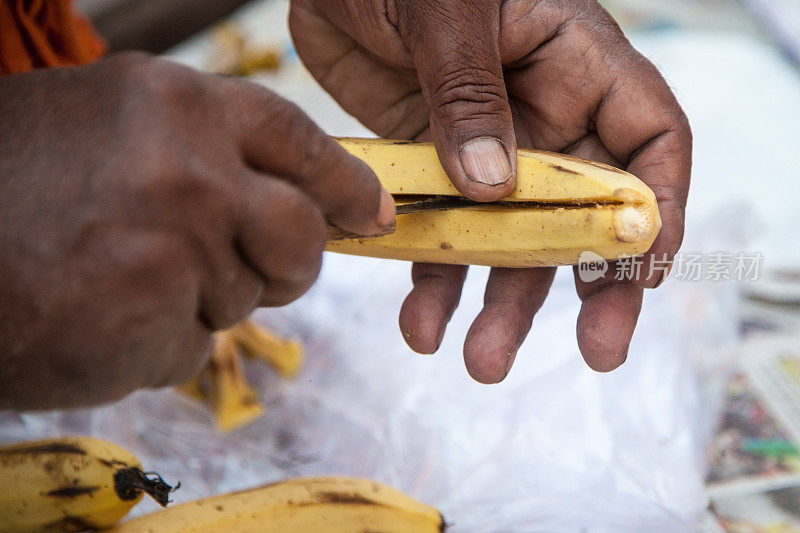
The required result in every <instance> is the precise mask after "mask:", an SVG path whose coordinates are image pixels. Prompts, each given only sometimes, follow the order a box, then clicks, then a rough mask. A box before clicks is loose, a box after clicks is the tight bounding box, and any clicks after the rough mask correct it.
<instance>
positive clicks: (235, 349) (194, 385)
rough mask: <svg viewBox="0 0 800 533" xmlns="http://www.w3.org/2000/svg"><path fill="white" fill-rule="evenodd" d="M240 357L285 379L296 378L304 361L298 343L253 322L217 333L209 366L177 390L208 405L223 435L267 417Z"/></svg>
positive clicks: (246, 321)
mask: <svg viewBox="0 0 800 533" xmlns="http://www.w3.org/2000/svg"><path fill="white" fill-rule="evenodd" d="M240 353H242V354H244V355H245V356H247V357H250V358H254V359H261V360H263V361H266V362H267V363H269V364H270V365H271V366H272V367H273V368H275V370H276V371H278V373H280V374H281V375H282V376H285V377H291V376H294V375H295V374H296V373H297V371H298V370H299V368H300V363H301V362H302V360H303V351H302V348H301V346H300V344H299V343H298V342H297V341H293V340H282V339H279V338H277V337H276V336H275V335H273V334H272V333H270V332H268V331H266V330H264V329H261V328H259V327H258V326H256V325H255V324H254V323H253V322H251V321H250V320H245V321H244V322H242V323H241V324H239V325H237V326H234V327H232V328H230V329H227V330H225V331H220V332H218V333H216V334H215V335H214V351H213V353H212V355H211V359H210V360H209V362H208V364H207V365H206V366H205V367H204V368H203V369H202V370H201V371H200V373H199V374H198V375H197V376H196V377H195V378H194V379H192V380H191V381H190V382H189V383H186V384H184V385H182V386H180V387H179V388H178V390H179V391H181V392H182V393H184V394H186V395H188V396H190V397H192V398H195V399H197V400H199V401H202V402H204V403H206V404H207V405H208V406H209V407H210V408H211V411H212V413H213V414H214V420H215V423H216V425H217V428H218V429H219V430H220V431H223V432H227V431H232V430H234V429H237V428H239V427H242V426H245V425H247V424H249V423H250V422H252V421H254V420H256V419H257V418H258V417H260V416H261V415H263V414H264V407H263V406H262V405H261V403H260V402H259V400H258V396H257V395H256V392H255V391H254V390H253V389H252V387H250V385H249V384H248V383H247V381H246V380H245V377H244V374H243V373H242V361H241V355H240Z"/></svg>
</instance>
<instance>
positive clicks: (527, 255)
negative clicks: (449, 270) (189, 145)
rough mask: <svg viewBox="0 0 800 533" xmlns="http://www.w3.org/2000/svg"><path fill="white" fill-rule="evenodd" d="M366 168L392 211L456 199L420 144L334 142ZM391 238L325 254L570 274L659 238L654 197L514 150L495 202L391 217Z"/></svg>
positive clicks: (557, 157)
mask: <svg viewBox="0 0 800 533" xmlns="http://www.w3.org/2000/svg"><path fill="white" fill-rule="evenodd" d="M339 143H340V144H341V145H342V146H343V147H344V148H345V149H347V150H348V151H349V152H350V153H352V154H353V155H355V156H357V157H359V158H360V159H362V160H363V161H364V162H366V163H367V164H368V165H369V166H370V167H371V168H372V169H373V170H374V171H375V173H376V175H377V176H378V178H379V179H380V181H381V183H382V184H383V186H384V187H385V188H386V189H387V190H388V191H389V192H390V193H392V194H393V195H394V196H395V198H396V200H397V203H398V205H403V204H404V203H408V202H413V201H419V200H423V199H429V198H433V197H436V196H445V197H447V196H461V195H460V193H459V192H458V190H457V189H456V188H455V187H454V186H453V185H452V183H451V182H450V180H449V178H448V177H447V175H446V174H445V172H444V170H443V169H442V167H441V165H440V163H439V160H438V156H437V155H436V150H435V148H434V147H433V145H432V144H430V143H417V142H410V141H390V140H383V139H352V138H343V139H339ZM396 224H397V225H396V229H395V232H394V233H392V234H390V235H384V236H380V237H374V238H353V239H342V240H334V241H329V242H328V244H327V247H326V249H327V250H328V251H333V252H340V253H346V254H353V255H364V256H371V257H380V258H387V259H400V260H407V261H419V262H429V263H449V264H473V265H487V266H497V267H517V268H522V267H535V266H556V265H571V264H577V263H578V261H579V258H580V255H581V254H582V253H583V252H586V251H592V252H594V253H596V254H598V255H600V256H601V257H603V258H605V259H609V260H613V259H618V258H622V257H629V256H634V255H639V254H642V253H644V252H646V251H647V250H648V249H649V248H650V246H651V245H652V243H653V241H654V240H655V238H656V236H657V235H658V232H659V230H660V229H661V218H660V215H659V213H658V206H657V203H656V198H655V195H654V194H653V191H651V190H650V189H649V188H648V187H647V186H646V185H645V184H644V183H643V182H641V181H640V180H639V179H638V178H636V177H635V176H633V175H632V174H629V173H627V172H624V171H622V170H619V169H616V168H614V167H611V166H608V165H604V164H602V163H596V162H593V161H585V160H581V159H578V158H574V157H570V156H565V155H561V154H553V153H549V152H541V151H536V150H524V149H520V150H518V153H517V185H516V188H515V189H514V191H513V192H512V193H511V194H510V195H509V196H508V197H507V198H505V199H503V201H502V202H494V203H487V204H481V205H471V206H469V207H459V208H456V209H445V210H438V211H428V212H418V213H413V214H407V215H400V216H398V217H397V220H396Z"/></svg>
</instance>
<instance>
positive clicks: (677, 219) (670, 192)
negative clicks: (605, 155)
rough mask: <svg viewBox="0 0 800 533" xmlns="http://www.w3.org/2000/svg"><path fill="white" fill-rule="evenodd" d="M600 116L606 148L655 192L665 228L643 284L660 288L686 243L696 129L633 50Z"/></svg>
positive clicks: (599, 126)
mask: <svg viewBox="0 0 800 533" xmlns="http://www.w3.org/2000/svg"><path fill="white" fill-rule="evenodd" d="M630 55H631V58H630V59H629V60H628V61H625V62H622V65H621V68H622V69H624V72H622V71H621V72H619V73H618V76H617V78H616V82H615V83H613V84H612V86H611V87H610V88H609V90H608V92H607V93H606V95H605V97H604V98H603V100H602V102H601V104H600V106H599V108H598V111H597V115H596V119H595V120H596V122H597V132H598V135H599V137H600V139H601V141H602V142H603V144H604V145H605V146H606V147H607V148H608V150H609V151H610V152H611V153H612V154H613V155H614V156H615V157H616V158H617V159H619V160H621V161H626V162H627V170H628V171H629V172H631V173H632V174H634V175H636V176H637V177H639V179H641V180H642V181H644V182H645V183H646V184H647V185H648V186H649V187H650V188H651V189H653V192H654V193H655V195H656V199H657V200H658V207H659V211H660V213H661V221H662V228H661V232H660V233H659V235H658V237H657V238H656V241H655V242H654V243H653V246H652V247H651V248H650V250H649V251H648V253H647V254H646V256H645V258H644V264H643V268H642V275H641V276H640V278H639V279H637V280H636V281H635V283H636V284H637V285H639V286H640V287H646V288H649V287H655V286H658V285H659V284H660V283H661V282H662V281H663V279H664V277H665V275H666V273H667V272H666V271H665V269H664V268H659V267H658V265H659V264H661V265H662V266H663V265H664V264H665V263H666V262H668V261H670V260H671V259H672V258H673V257H674V256H675V254H676V253H677V252H678V249H679V248H680V245H681V242H682V241H683V231H684V214H685V209H686V199H687V195H688V192H689V181H690V175H691V165H692V132H691V129H690V127H689V122H688V120H687V119H686V115H685V114H684V113H683V110H682V109H681V107H680V105H679V104H678V102H677V100H676V99H675V96H674V95H673V94H672V91H671V90H670V89H669V86H668V85H667V83H666V82H665V81H664V79H663V78H662V77H661V75H660V73H659V72H658V70H657V69H656V68H655V66H653V64H652V63H650V62H649V61H647V60H646V59H645V58H644V57H643V56H641V55H640V54H638V53H637V52H635V51H633V50H632V49H631V53H630Z"/></svg>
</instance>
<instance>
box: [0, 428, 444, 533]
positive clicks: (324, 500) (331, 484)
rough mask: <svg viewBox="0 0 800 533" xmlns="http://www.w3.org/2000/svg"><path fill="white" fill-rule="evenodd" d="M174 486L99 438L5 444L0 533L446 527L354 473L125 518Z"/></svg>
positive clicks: (348, 531)
mask: <svg viewBox="0 0 800 533" xmlns="http://www.w3.org/2000/svg"><path fill="white" fill-rule="evenodd" d="M178 486H180V484H178ZM178 486H176V487H175V489H177V488H178ZM175 489H173V488H172V487H170V486H169V485H167V484H166V483H165V482H164V481H163V480H162V479H161V477H160V476H158V475H157V474H153V473H147V472H144V471H143V470H142V467H141V465H140V464H139V461H138V459H136V457H134V456H133V454H131V453H130V452H128V451H127V450H125V449H123V448H121V447H119V446H116V445H114V444H111V443H108V442H104V441H102V440H98V439H94V438H90V437H66V438H59V439H50V440H42V441H35V442H26V443H22V444H16V445H12V446H6V447H1V448H0V533H25V532H34V531H86V530H96V529H103V530H106V531H111V532H116V533H127V532H137V533H139V532H150V533H205V532H207V533H218V532H225V533H249V532H252V533H256V532H266V533H269V532H276V533H295V532H296V533H306V532H320V533H325V532H329V533H363V532H364V531H382V532H385V533H401V532H402V533H406V532H408V533H412V532H413V533H428V532H430V533H433V532H438V531H443V530H444V527H445V522H444V519H443V518H442V516H441V514H440V513H439V512H438V511H437V510H436V509H434V508H432V507H429V506H427V505H424V504H422V503H420V502H418V501H416V500H414V499H412V498H410V497H409V496H406V495H405V494H403V493H402V492H399V491H397V490H395V489H393V488H391V487H388V486H386V485H383V484H381V483H377V482H375V481H371V480H367V479H353V478H345V477H330V478H305V479H304V478H300V479H289V480H286V481H281V482H278V483H273V484H271V485H266V486H263V487H257V488H253V489H249V490H243V491H239V492H234V493H231V494H225V495H221V496H214V497H211V498H206V499H202V500H197V501H193V502H188V503H184V504H181V505H175V506H172V507H170V508H168V509H164V510H160V511H156V512H154V513H151V514H149V515H145V516H142V517H139V518H134V519H132V520H129V521H127V522H124V523H122V524H119V525H117V523H118V522H119V521H120V520H121V519H122V518H123V517H124V516H125V515H126V514H127V513H128V511H130V509H131V508H132V507H133V506H134V505H135V504H136V503H137V502H139V500H141V498H142V495H143V494H144V493H147V494H149V495H150V496H152V497H153V498H154V499H155V500H156V501H157V502H158V503H159V504H161V505H162V506H166V505H167V504H168V503H169V495H170V493H171V492H173V491H174V490H175Z"/></svg>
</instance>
